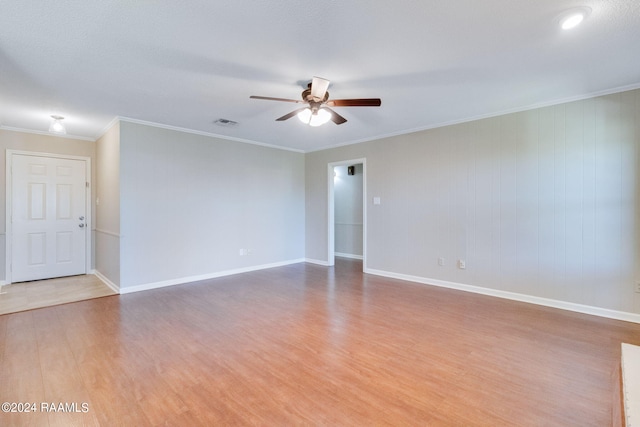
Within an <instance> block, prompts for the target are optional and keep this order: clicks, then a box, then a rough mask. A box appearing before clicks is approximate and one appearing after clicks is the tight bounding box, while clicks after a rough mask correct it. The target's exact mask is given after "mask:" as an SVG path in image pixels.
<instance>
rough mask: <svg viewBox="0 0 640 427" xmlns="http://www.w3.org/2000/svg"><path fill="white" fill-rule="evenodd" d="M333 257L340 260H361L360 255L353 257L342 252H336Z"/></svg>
mask: <svg viewBox="0 0 640 427" xmlns="http://www.w3.org/2000/svg"><path fill="white" fill-rule="evenodd" d="M334 255H335V256H339V257H341V258H350V259H359V260H362V259H363V256H362V255H353V254H345V253H342V252H336V253H334Z"/></svg>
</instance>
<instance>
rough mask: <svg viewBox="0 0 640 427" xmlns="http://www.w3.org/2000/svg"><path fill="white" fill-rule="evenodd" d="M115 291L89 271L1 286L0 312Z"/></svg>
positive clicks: (104, 294) (80, 298) (32, 307)
mask: <svg viewBox="0 0 640 427" xmlns="http://www.w3.org/2000/svg"><path fill="white" fill-rule="evenodd" d="M107 295H116V293H115V292H114V291H113V290H112V289H111V288H109V287H108V286H107V285H105V284H104V283H103V282H102V281H101V280H100V279H98V278H97V277H96V276H94V275H92V274H87V275H82V276H71V277H60V278H57V279H49V280H36V281H33V282H22V283H12V284H10V285H5V286H2V287H0V314H8V313H17V312H19V311H25V310H33V309H34V308H42V307H50V306H53V305H59V304H66V303H69V302H75V301H83V300H87V299H91V298H100V297H103V296H107Z"/></svg>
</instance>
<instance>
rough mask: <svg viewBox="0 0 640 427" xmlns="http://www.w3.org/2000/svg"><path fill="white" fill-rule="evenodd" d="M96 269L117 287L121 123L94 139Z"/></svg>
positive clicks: (118, 283)
mask: <svg viewBox="0 0 640 427" xmlns="http://www.w3.org/2000/svg"><path fill="white" fill-rule="evenodd" d="M96 163H97V171H96V183H95V185H94V188H95V198H96V202H97V205H96V208H95V211H96V217H97V218H96V222H95V224H96V225H95V239H94V241H95V246H96V257H95V264H96V271H97V272H98V273H99V274H100V275H101V276H102V278H104V279H106V280H108V281H109V282H111V284H112V286H113V287H115V288H118V287H119V286H120V123H116V124H115V125H113V126H112V127H111V129H109V130H108V131H107V132H106V133H105V134H104V135H103V136H102V137H101V138H100V139H98V141H96Z"/></svg>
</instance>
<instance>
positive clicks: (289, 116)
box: [276, 107, 307, 122]
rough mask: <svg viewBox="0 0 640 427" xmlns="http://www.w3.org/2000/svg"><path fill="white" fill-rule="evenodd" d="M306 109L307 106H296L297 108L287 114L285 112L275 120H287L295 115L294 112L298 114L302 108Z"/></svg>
mask: <svg viewBox="0 0 640 427" xmlns="http://www.w3.org/2000/svg"><path fill="white" fill-rule="evenodd" d="M306 109H307V107H304V108H298V109H297V110H295V111H292V112H290V113H289V114H285V115H284V116H282V117H279V118H277V119H276V122H282V121H284V120H289V119H290V118H291V117H293V116H295V115H296V114H298V113H299V112H300V111H304V110H306Z"/></svg>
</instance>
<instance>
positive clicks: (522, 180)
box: [305, 90, 640, 313]
mask: <svg viewBox="0 0 640 427" xmlns="http://www.w3.org/2000/svg"><path fill="white" fill-rule="evenodd" d="M639 147H640V91H639V90H635V91H629V92H623V93H618V94H613V95H608V96H603V97H598V98H593V99H588V100H583V101H578V102H572V103H567V104H562V105H557V106H552V107H547V108H540V109H535V110H530V111H525V112H521V113H515V114H508V115H504V116H499V117H494V118H489V119H484V120H478V121H474V122H468V123H464V124H460V125H455V126H448V127H442V128H438V129H433V130H427V131H422V132H417V133H413V134H408V135H402V136H397V137H392V138H386V139H381V140H377V141H372V142H367V143H361V144H355V145H350V146H345V147H340V148H335V149H330V150H324V151H319V152H314V153H309V154H307V155H306V159H305V163H306V165H305V168H306V205H307V209H306V212H307V214H306V254H307V258H308V259H311V260H319V261H326V257H327V214H326V211H327V209H326V206H327V164H328V163H330V162H338V161H341V160H346V159H352V158H366V161H367V180H368V182H367V192H368V194H367V204H368V205H367V206H368V207H367V223H368V235H367V265H366V266H365V267H366V268H367V269H370V270H375V271H378V272H385V273H394V274H402V275H407V276H411V277H418V278H425V279H434V280H439V281H443V282H445V281H446V282H451V283H458V284H466V285H473V286H477V287H482V288H487V289H495V290H500V291H506V292H513V293H519V294H525V295H531V296H535V297H540V298H549V299H553V300H558V301H566V302H570V303H574V304H584V305H588V306H593V307H600V308H605V309H612V310H618V311H623V312H631V313H640V294H637V293H635V292H634V283H635V282H636V281H637V280H640V271H639V270H638V265H639V264H640V263H639V262H638V259H639V254H640V250H639V248H638V244H639V242H640V231H639V224H638V222H639V215H640V197H639V195H638V193H639V189H640V167H639V165H640V160H639V156H640V148H639ZM374 196H378V197H380V198H381V204H380V205H373V204H372V198H373V197H374ZM440 257H442V258H444V259H445V265H444V266H439V265H438V262H437V261H438V258H440ZM458 259H463V260H465V261H466V269H464V270H461V269H459V268H457V266H456V261H457V260H458Z"/></svg>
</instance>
